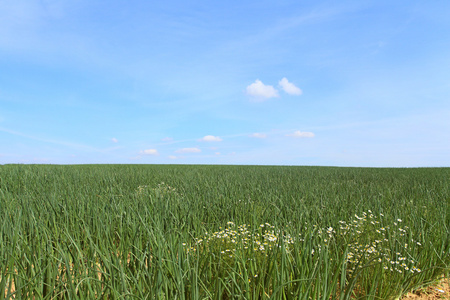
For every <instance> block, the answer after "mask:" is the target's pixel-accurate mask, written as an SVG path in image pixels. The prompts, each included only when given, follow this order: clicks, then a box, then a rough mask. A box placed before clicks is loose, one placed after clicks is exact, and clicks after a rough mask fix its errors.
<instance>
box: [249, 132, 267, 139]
mask: <svg viewBox="0 0 450 300" xmlns="http://www.w3.org/2000/svg"><path fill="white" fill-rule="evenodd" d="M250 137H253V138H257V139H265V138H266V137H267V134H265V133H258V132H255V133H253V134H251V135H250Z"/></svg>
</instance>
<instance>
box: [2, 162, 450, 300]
mask: <svg viewBox="0 0 450 300" xmlns="http://www.w3.org/2000/svg"><path fill="white" fill-rule="evenodd" d="M449 175H450V169H448V168H423V169H367V168H332V167H272V166H197V165H196V166H188V165H168V166H158V165H79V166H51V165H4V166H0V214H1V215H2V216H3V218H2V219H1V220H0V272H1V273H0V276H1V277H0V291H4V293H0V299H3V298H15V299H30V298H35V299H124V298H126V299H234V298H242V299H390V298H392V299H395V298H398V297H400V296H401V295H403V294H405V293H407V292H408V291H411V290H413V289H418V288H421V287H423V286H425V285H427V284H429V283H431V282H433V281H434V280H435V279H437V278H440V276H442V275H446V276H448V275H449V272H450V271H449V270H450V269H449V263H450V235H449V233H450V230H449V224H450V214H449V212H450V210H449V202H450V184H449V182H450V176H449Z"/></svg>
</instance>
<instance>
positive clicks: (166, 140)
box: [161, 137, 173, 142]
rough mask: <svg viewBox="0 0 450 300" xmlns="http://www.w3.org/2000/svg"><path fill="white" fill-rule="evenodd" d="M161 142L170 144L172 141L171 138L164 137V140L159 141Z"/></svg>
mask: <svg viewBox="0 0 450 300" xmlns="http://www.w3.org/2000/svg"><path fill="white" fill-rule="evenodd" d="M161 141H163V142H172V141H173V138H171V137H165V138H163V139H161Z"/></svg>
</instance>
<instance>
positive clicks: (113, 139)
mask: <svg viewBox="0 0 450 300" xmlns="http://www.w3.org/2000/svg"><path fill="white" fill-rule="evenodd" d="M111 141H112V142H113V143H118V142H119V140H118V139H116V138H112V139H111Z"/></svg>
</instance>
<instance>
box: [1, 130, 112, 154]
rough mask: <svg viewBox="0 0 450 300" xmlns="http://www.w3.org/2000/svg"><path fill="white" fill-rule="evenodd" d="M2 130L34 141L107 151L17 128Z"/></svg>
mask: <svg viewBox="0 0 450 300" xmlns="http://www.w3.org/2000/svg"><path fill="white" fill-rule="evenodd" d="M0 131H2V132H5V133H9V134H12V135H15V136H20V137H24V138H27V139H30V140H34V141H39V142H44V143H49V144H55V145H60V146H65V147H69V148H75V149H80V150H85V151H94V152H100V153H103V152H105V150H101V149H97V148H95V147H92V146H88V145H83V144H78V143H72V142H66V141H60V140H54V139H47V138H41V137H37V136H33V135H29V134H25V133H22V132H18V131H15V130H10V129H7V128H3V127H0Z"/></svg>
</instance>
